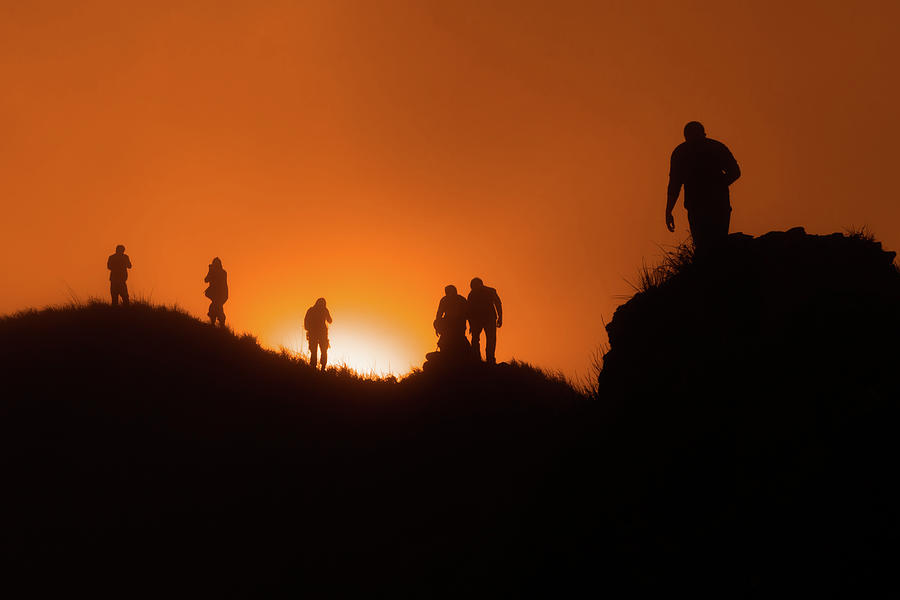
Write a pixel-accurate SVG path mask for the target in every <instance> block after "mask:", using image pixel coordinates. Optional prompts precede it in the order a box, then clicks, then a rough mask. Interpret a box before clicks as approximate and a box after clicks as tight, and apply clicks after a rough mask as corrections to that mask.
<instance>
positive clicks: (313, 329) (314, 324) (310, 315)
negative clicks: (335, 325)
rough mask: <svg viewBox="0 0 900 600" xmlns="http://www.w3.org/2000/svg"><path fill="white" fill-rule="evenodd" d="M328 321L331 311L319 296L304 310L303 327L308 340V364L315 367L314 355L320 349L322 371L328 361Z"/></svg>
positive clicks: (329, 320) (329, 321) (315, 355)
mask: <svg viewBox="0 0 900 600" xmlns="http://www.w3.org/2000/svg"><path fill="white" fill-rule="evenodd" d="M328 323H331V313H330V312H328V307H327V306H325V298H319V299H318V300H316V303H315V304H313V305H312V306H311V307H309V310H307V311H306V316H305V317H304V318H303V328H304V329H306V339H307V341H308V342H309V364H310V365H312V367H313V368H314V369H315V368H316V357H317V354H319V352H318V351H319V350H321V361H322V363H321V364H322V370H323V371H324V370H325V365H326V364H327V363H328V346H329V343H328Z"/></svg>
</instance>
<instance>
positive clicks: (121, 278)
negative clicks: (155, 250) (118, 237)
mask: <svg viewBox="0 0 900 600" xmlns="http://www.w3.org/2000/svg"><path fill="white" fill-rule="evenodd" d="M106 268H107V269H109V295H110V296H111V297H112V305H113V306H118V304H119V298H122V304H123V305H124V306H128V285H127V284H126V283H125V281H126V280H127V279H128V269H130V268H131V259H130V258H128V255H127V254H125V246H123V245H122V244H119V245H118V246H116V253H115V254H111V255H110V256H109V258H107V259H106Z"/></svg>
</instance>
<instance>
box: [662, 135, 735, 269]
mask: <svg viewBox="0 0 900 600" xmlns="http://www.w3.org/2000/svg"><path fill="white" fill-rule="evenodd" d="M740 176H741V169H740V167H738V164H737V161H736V160H735V159H734V156H733V155H732V154H731V151H730V150H729V149H728V147H727V146H725V144H723V143H722V142H719V141H717V140H713V139H710V138H708V137H706V130H705V129H703V125H701V124H700V123H699V122H697V121H691V122H690V123H688V124H687V125H685V126H684V142H682V143H681V144H679V145H678V146H677V147H676V148H675V150H674V151H673V152H672V158H671V161H670V168H669V186H668V190H667V200H666V227H667V228H668V229H669V231H675V217H674V216H672V209H673V208H675V203H676V202H677V201H678V194H679V193H680V192H681V187H682V186H684V207H685V209H687V213H688V224H689V226H690V229H691V238H692V239H693V241H694V249H695V250H696V252H697V253H698V254H700V253H705V252H707V251H708V250H709V249H710V248H712V247H715V246H716V245H717V244H719V243H720V242H722V241H723V240H725V238H727V237H728V227H729V225H730V223H731V200H730V198H729V193H728V186H730V185H731V184H732V183H734V182H735V181H737V179H738V177H740Z"/></svg>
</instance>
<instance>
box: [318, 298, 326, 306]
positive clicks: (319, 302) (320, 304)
mask: <svg viewBox="0 0 900 600" xmlns="http://www.w3.org/2000/svg"><path fill="white" fill-rule="evenodd" d="M316 306H318V307H319V308H325V298H319V299H318V300H316Z"/></svg>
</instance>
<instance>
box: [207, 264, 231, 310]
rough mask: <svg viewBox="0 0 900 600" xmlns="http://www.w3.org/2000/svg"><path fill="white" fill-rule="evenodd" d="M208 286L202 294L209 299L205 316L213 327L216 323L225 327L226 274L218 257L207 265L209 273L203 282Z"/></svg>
mask: <svg viewBox="0 0 900 600" xmlns="http://www.w3.org/2000/svg"><path fill="white" fill-rule="evenodd" d="M203 281H205V282H206V283H208V284H209V287H207V288H206V291H205V292H203V293H204V294H205V295H206V297H207V298H209V301H210V302H209V310H208V311H207V312H206V316H208V317H209V322H210V323H212V324H213V325H215V324H216V321H218V322H219V325H221V326H222V327H225V302H227V301H228V273H227V272H226V271H225V269H224V268H223V267H222V261H221V259H219V257H218V256H217V257H215V258H214V259H212V262H211V263H210V264H209V271H208V272H207V273H206V278H205V279H204V280H203Z"/></svg>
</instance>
